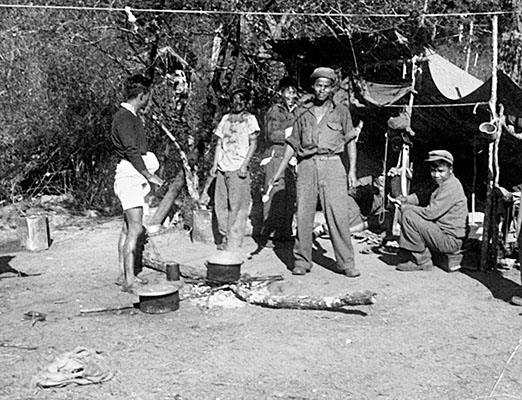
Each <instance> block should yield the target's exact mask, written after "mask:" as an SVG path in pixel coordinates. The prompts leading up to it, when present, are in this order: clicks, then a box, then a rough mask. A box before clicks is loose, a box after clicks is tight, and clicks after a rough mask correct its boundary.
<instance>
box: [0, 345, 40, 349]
mask: <svg viewBox="0 0 522 400" xmlns="http://www.w3.org/2000/svg"><path fill="white" fill-rule="evenodd" d="M0 347H11V348H13V349H20V350H38V347H35V346H22V345H20V344H9V343H0Z"/></svg>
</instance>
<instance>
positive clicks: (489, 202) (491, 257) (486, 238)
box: [480, 15, 498, 271]
mask: <svg viewBox="0 0 522 400" xmlns="http://www.w3.org/2000/svg"><path fill="white" fill-rule="evenodd" d="M492 25H493V29H492V30H493V34H492V36H493V37H492V39H493V71H492V77H491V97H490V99H489V109H490V112H491V117H492V119H493V120H494V121H495V122H497V120H498V118H497V111H496V110H497V84H498V82H497V79H498V77H497V68H498V16H497V15H493V17H492ZM494 154H495V142H491V143H490V144H489V152H488V185H487V191H486V208H485V210H484V228H483V234H482V244H481V248H480V270H481V271H485V270H486V268H487V266H488V263H489V262H490V261H493V262H496V257H497V254H496V253H497V252H496V243H490V242H491V240H490V238H491V237H492V236H494V235H492V231H493V229H497V227H494V226H493V223H492V221H493V218H492V214H493V182H494V181H495V172H494V170H493V158H494Z"/></svg>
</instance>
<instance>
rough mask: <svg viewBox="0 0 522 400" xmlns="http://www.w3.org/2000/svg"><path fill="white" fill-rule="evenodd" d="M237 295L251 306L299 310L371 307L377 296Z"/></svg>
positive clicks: (249, 292) (238, 293)
mask: <svg viewBox="0 0 522 400" xmlns="http://www.w3.org/2000/svg"><path fill="white" fill-rule="evenodd" d="M236 294H237V295H238V296H239V297H240V298H242V299H244V300H245V301H247V302H248V303H250V304H255V305H259V306H262V307H269V308H289V309H299V310H339V309H342V308H343V307H346V306H361V305H370V304H374V303H375V302H376V299H375V296H376V295H377V294H376V293H374V292H371V291H369V290H365V291H362V292H354V293H348V294H345V295H340V296H332V297H322V296H276V295H271V294H269V293H267V291H264V290H261V291H248V290H238V291H237V292H236Z"/></svg>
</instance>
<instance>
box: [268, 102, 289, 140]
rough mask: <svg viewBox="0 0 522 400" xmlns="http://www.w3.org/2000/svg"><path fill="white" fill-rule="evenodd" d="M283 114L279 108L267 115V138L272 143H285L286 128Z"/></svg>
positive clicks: (273, 109)
mask: <svg viewBox="0 0 522 400" xmlns="http://www.w3.org/2000/svg"><path fill="white" fill-rule="evenodd" d="M282 120H283V113H282V112H281V110H280V109H279V108H278V107H277V106H273V107H272V108H270V109H269V110H268V111H267V112H266V115H265V129H266V138H267V139H268V141H269V142H271V143H284V142H285V128H286V127H285V126H283V125H284V124H283V121H282Z"/></svg>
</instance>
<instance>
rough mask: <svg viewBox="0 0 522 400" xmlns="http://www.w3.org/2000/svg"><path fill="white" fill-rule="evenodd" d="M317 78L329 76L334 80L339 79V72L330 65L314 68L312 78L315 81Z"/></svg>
mask: <svg viewBox="0 0 522 400" xmlns="http://www.w3.org/2000/svg"><path fill="white" fill-rule="evenodd" d="M317 78H328V79H331V80H332V82H335V81H336V80H337V74H336V73H335V71H334V70H333V69H331V68H328V67H319V68H316V69H314V72H313V73H312V75H310V80H312V81H315V80H316V79H317Z"/></svg>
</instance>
